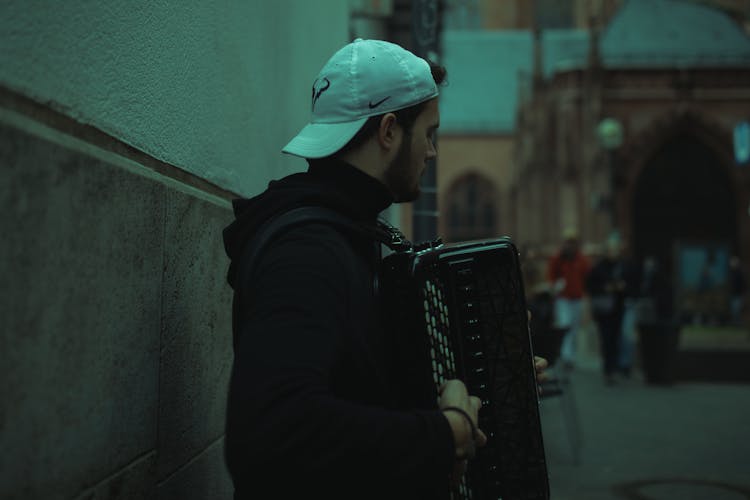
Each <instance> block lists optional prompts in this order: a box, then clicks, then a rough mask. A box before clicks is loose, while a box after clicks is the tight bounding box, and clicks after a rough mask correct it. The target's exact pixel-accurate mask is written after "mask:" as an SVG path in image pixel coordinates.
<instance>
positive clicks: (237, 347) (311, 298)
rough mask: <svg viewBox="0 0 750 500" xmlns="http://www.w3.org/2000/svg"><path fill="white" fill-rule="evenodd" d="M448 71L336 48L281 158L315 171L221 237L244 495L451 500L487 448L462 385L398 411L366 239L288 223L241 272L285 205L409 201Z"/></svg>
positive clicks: (243, 214)
mask: <svg viewBox="0 0 750 500" xmlns="http://www.w3.org/2000/svg"><path fill="white" fill-rule="evenodd" d="M444 77H445V69H444V68H442V67H440V66H436V65H433V64H431V63H428V62H427V61H426V60H424V59H421V58H419V57H417V56H415V55H414V54H412V53H411V52H409V51H407V50H405V49H403V48H401V47H399V46H397V45H395V44H392V43H388V42H384V41H378V40H359V39H358V40H355V41H354V42H352V43H350V44H348V45H346V46H344V47H343V48H342V49H340V50H339V51H337V52H336V53H335V54H334V55H333V56H332V57H331V58H330V60H329V61H328V62H327V63H326V64H325V65H324V67H323V69H322V70H321V72H320V73H319V75H318V77H317V78H316V79H315V81H314V83H313V88H312V97H311V99H312V102H311V104H312V120H311V122H310V123H309V124H308V125H306V126H305V127H304V128H303V129H302V130H301V131H300V132H299V134H298V135H297V136H295V137H294V138H293V139H292V140H291V141H290V142H289V143H288V144H287V145H286V146H285V147H284V149H283V151H284V152H285V153H288V154H292V155H296V156H299V157H302V158H305V159H307V161H308V163H309V169H308V170H307V171H306V172H303V173H298V174H293V175H290V176H287V177H285V178H283V179H281V180H278V181H273V182H271V183H270V184H269V187H268V189H267V190H266V191H265V192H263V193H262V194H260V195H259V196H257V197H255V198H252V199H249V200H235V202H234V209H235V215H236V220H235V221H234V222H233V223H232V224H231V225H230V226H229V227H227V228H226V229H225V231H224V240H225V248H226V251H227V254H228V255H229V257H230V258H231V260H232V263H231V265H230V268H229V274H228V280H229V283H230V284H231V286H232V287H233V288H234V290H235V299H234V300H235V302H234V309H233V311H234V315H233V330H234V364H233V368H232V374H231V381H230V388H229V396H228V406H227V424H226V459H227V465H228V468H229V472H230V474H231V477H232V480H233V482H234V487H235V497H234V498H235V499H237V500H239V499H246V498H296V497H297V496H299V495H304V496H305V497H311V498H318V497H321V498H357V499H368V498H415V499H416V498H430V499H433V498H436V499H437V498H446V497H447V495H448V489H447V486H448V483H449V482H452V484H456V482H457V481H458V480H459V479H460V477H461V475H462V474H463V472H464V471H465V468H466V463H467V459H468V458H470V457H471V456H472V455H473V453H474V450H475V448H476V447H480V446H483V445H484V444H485V443H486V437H485V435H484V433H483V432H482V430H481V429H478V428H477V416H478V412H479V409H480V400H479V399H478V398H476V397H474V396H472V395H470V394H468V392H467V389H466V387H465V386H464V384H463V383H462V382H461V381H459V380H450V381H448V382H446V383H445V384H444V385H443V386H442V388H441V391H440V395H439V402H438V403H439V404H438V406H439V409H436V410H434V411H431V410H416V409H413V408H410V407H406V406H404V404H403V403H402V402H403V401H404V400H406V399H408V395H405V394H402V393H403V389H402V387H403V385H402V384H400V381H399V379H398V378H397V377H396V375H395V371H394V367H395V362H396V361H395V356H394V350H395V349H396V345H397V344H396V340H397V339H394V338H392V337H391V336H390V332H389V331H387V329H386V328H384V324H385V318H383V317H382V316H381V312H380V310H379V301H378V297H377V295H376V294H377V291H376V289H375V287H374V284H375V277H376V276H377V273H378V266H379V264H380V256H379V250H380V247H379V244H378V243H377V242H376V241H375V240H373V239H372V238H369V237H365V236H364V235H363V234H362V233H359V232H357V233H356V234H355V233H353V232H349V231H347V230H345V229H343V228H341V227H338V226H335V225H333V224H327V223H325V222H315V223H308V224H304V225H297V226H294V227H292V228H288V229H287V230H286V231H285V232H284V233H282V234H280V235H277V236H276V237H274V238H272V239H271V241H270V242H269V243H268V244H267V245H266V246H265V247H263V248H264V251H263V252H262V253H261V254H260V255H259V256H258V257H257V258H256V259H255V261H254V262H253V263H254V264H255V265H254V267H252V271H253V273H252V275H251V278H250V279H246V280H245V279H243V277H244V275H240V274H239V268H240V265H241V264H242V263H243V260H245V259H247V258H248V256H247V251H246V247H247V246H248V245H253V237H254V235H256V234H258V232H259V231H261V229H262V228H263V227H264V225H265V224H267V222H268V221H269V220H272V219H274V217H276V216H278V215H279V214H283V213H286V212H288V211H289V210H290V209H293V208H296V207H301V206H323V207H327V208H330V209H333V210H335V211H336V212H337V213H339V214H340V215H342V216H343V217H346V218H347V219H348V220H350V221H351V222H352V223H353V224H357V225H359V224H361V225H362V226H364V227H372V226H373V225H376V224H377V217H378V214H379V213H380V212H381V211H382V210H383V209H385V208H386V207H388V206H389V205H390V204H391V203H394V202H395V203H398V202H406V201H412V200H414V199H415V198H417V196H418V195H419V181H420V177H421V175H422V173H423V172H424V170H425V168H426V166H427V162H428V161H429V160H431V159H432V158H435V156H436V154H437V153H436V150H435V145H434V143H433V140H434V134H435V131H436V130H437V128H438V126H439V121H440V117H439V110H438V99H437V96H438V85H440V84H441V82H442V81H443V79H444ZM251 248H252V246H251ZM536 364H537V370H538V371H540V372H541V371H542V370H543V369H544V366H545V365H546V363H545V361H544V360H540V359H538V360H537V363H536ZM543 378H544V374H540V380H543Z"/></svg>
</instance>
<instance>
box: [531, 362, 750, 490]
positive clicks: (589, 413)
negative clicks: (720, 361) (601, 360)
mask: <svg viewBox="0 0 750 500" xmlns="http://www.w3.org/2000/svg"><path fill="white" fill-rule="evenodd" d="M748 369H750V367H748ZM570 388H571V390H569V391H568V392H567V393H566V394H564V395H562V396H554V397H549V398H543V399H542V401H541V414H542V425H543V432H544V440H545V448H546V456H547V462H548V469H549V475H550V489H551V498H552V500H574V499H575V500H626V499H637V500H740V499H750V385H747V384H715V383H711V384H706V383H692V382H691V383H676V384H674V385H672V386H652V385H647V384H645V383H644V382H643V377H642V376H641V375H640V374H636V375H635V376H634V377H633V379H631V380H627V381H623V382H620V383H618V384H617V385H615V386H607V385H605V384H604V381H603V377H602V375H601V373H600V369H599V364H598V360H597V359H595V358H591V359H587V360H584V361H583V362H582V363H581V365H580V366H579V367H578V368H577V369H576V370H575V371H574V372H573V373H572V376H571V386H570ZM573 403H575V404H573ZM571 408H575V410H576V411H575V412H572V411H566V409H568V410H570V409H571ZM574 415H577V417H578V422H579V425H580V435H581V445H580V453H579V460H576V457H575V454H574V450H575V447H574V446H571V440H570V439H569V438H570V436H571V430H572V428H573V427H574V426H573V424H572V420H573V419H572V418H571V417H572V416H574ZM573 435H574V433H573Z"/></svg>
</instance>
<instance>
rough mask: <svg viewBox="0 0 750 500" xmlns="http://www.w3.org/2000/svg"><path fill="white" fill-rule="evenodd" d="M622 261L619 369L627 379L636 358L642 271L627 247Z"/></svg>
mask: <svg viewBox="0 0 750 500" xmlns="http://www.w3.org/2000/svg"><path fill="white" fill-rule="evenodd" d="M619 252H620V255H621V261H622V279H623V281H624V289H623V311H622V324H621V335H620V345H619V349H618V369H619V371H620V373H622V375H623V376H624V377H625V378H629V377H630V375H631V373H632V370H633V363H634V358H635V346H636V343H637V329H638V328H637V326H638V325H637V321H638V301H639V299H640V296H641V270H640V266H639V265H638V263H637V262H636V260H635V259H634V258H632V256H631V255H630V254H629V252H628V249H627V246H626V245H624V244H623V245H622V246H621V248H620V250H619Z"/></svg>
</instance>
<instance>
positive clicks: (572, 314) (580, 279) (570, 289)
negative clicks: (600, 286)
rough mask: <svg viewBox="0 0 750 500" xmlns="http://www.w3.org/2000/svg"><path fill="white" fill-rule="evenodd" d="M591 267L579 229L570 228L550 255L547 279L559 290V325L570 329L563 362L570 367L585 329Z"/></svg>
mask: <svg viewBox="0 0 750 500" xmlns="http://www.w3.org/2000/svg"><path fill="white" fill-rule="evenodd" d="M589 269H590V264H589V260H588V258H587V257H586V256H585V255H583V253H581V251H580V249H579V245H578V233H577V231H576V230H575V229H574V228H566V229H565V231H564V232H563V244H562V247H561V248H560V251H559V252H558V253H556V254H555V255H553V256H552V257H551V258H550V260H549V262H548V266H547V279H548V281H549V282H550V283H551V286H552V289H553V290H554V291H555V313H554V317H555V326H556V327H558V328H564V329H566V330H565V336H564V337H563V341H562V345H561V346H560V361H562V364H563V367H564V368H566V369H571V368H573V366H574V365H575V360H576V349H577V346H576V340H577V337H578V331H579V329H580V328H581V319H582V316H583V294H584V289H585V280H586V275H587V274H588V272H589Z"/></svg>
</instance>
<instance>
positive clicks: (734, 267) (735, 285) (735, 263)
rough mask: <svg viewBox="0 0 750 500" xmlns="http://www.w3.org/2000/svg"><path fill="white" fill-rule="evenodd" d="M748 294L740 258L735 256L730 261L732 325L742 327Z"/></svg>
mask: <svg viewBox="0 0 750 500" xmlns="http://www.w3.org/2000/svg"><path fill="white" fill-rule="evenodd" d="M746 292H747V281H746V279H745V273H744V272H743V270H742V264H741V262H740V258H739V257H737V256H736V255H733V256H732V258H731V259H729V311H730V316H731V321H732V323H733V324H735V325H737V326H741V325H742V306H743V304H744V301H745V293H746Z"/></svg>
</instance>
